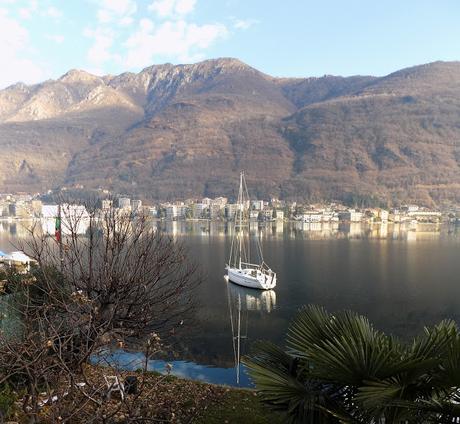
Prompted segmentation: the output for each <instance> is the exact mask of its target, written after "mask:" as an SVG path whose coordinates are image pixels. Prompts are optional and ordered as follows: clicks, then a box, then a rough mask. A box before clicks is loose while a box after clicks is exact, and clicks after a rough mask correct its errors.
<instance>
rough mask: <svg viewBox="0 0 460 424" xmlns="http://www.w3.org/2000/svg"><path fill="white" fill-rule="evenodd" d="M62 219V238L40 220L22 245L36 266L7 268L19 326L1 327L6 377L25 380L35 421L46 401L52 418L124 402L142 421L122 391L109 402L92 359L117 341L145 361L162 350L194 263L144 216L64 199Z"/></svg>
mask: <svg viewBox="0 0 460 424" xmlns="http://www.w3.org/2000/svg"><path fill="white" fill-rule="evenodd" d="M60 218H61V223H60V232H59V234H56V236H57V237H55V236H54V235H51V236H50V234H48V233H47V232H46V231H41V230H40V229H39V228H38V227H37V226H35V227H34V228H32V229H31V231H30V238H29V239H28V240H27V241H26V242H24V244H23V245H21V246H20V248H21V250H23V251H24V252H25V253H26V254H27V255H29V256H30V257H31V258H33V259H34V260H35V262H36V266H34V267H32V270H31V271H30V272H29V273H27V274H17V273H14V272H9V273H8V275H7V281H8V283H7V286H8V290H9V293H10V294H9V295H8V296H9V298H8V302H7V310H6V312H7V314H8V315H9V316H10V318H12V319H13V322H14V324H13V331H10V332H5V331H3V332H2V333H1V334H0V361H1V364H0V384H4V383H6V382H7V383H8V384H13V385H16V386H17V387H21V388H22V390H23V392H24V396H23V398H22V407H23V413H24V414H25V415H26V416H27V417H29V419H30V421H31V422H36V421H37V420H38V417H39V416H40V414H43V410H44V407H45V406H46V410H47V411H48V412H47V413H48V417H49V419H50V420H51V421H54V420H56V421H60V422H62V421H63V420H64V421H65V420H67V421H72V422H74V421H77V420H76V417H77V416H78V417H79V418H81V417H82V414H83V412H85V413H88V411H92V412H91V417H87V418H88V419H87V421H85V422H91V419H96V421H95V422H104V421H106V422H111V421H110V420H111V419H112V418H113V417H115V416H116V414H117V413H118V412H119V411H120V410H121V408H122V406H121V405H122V404H123V410H124V414H125V418H127V417H131V418H133V417H135V416H136V417H137V418H136V419H138V418H139V414H140V415H142V416H144V415H145V410H143V408H140V407H139V405H137V406H136V405H135V404H131V405H130V404H128V403H127V402H128V400H126V399H124V401H123V402H122V404H120V405H118V407H113V405H112V407H111V409H110V411H108V410H107V404H106V402H104V395H103V392H104V390H102V387H98V385H99V386H100V384H101V380H100V379H96V380H94V379H93V380H92V379H91V378H88V376H87V370H88V365H87V364H88V361H89V359H90V358H91V357H92V356H94V355H95V354H100V353H101V351H100V349H101V348H105V347H108V346H111V345H117V346H129V345H130V344H131V345H135V346H136V347H137V348H139V349H141V350H143V351H144V352H145V358H146V360H147V359H148V358H149V357H150V356H151V355H152V353H153V352H157V351H158V350H159V348H160V341H162V343H163V342H167V340H168V337H169V335H171V334H172V333H175V332H176V329H177V327H182V326H183V324H184V322H185V324H186V323H187V319H188V318H189V317H190V316H191V312H192V311H193V307H194V296H193V295H194V288H195V287H196V285H197V284H198V283H199V281H200V277H199V274H198V272H197V268H196V266H195V265H194V264H192V263H191V262H190V260H188V258H187V255H186V250H185V248H184V246H183V245H182V244H181V243H178V242H177V241H175V240H174V239H173V238H171V237H169V236H168V235H166V234H164V233H162V232H159V231H156V230H155V228H154V226H153V224H152V222H151V221H150V220H149V219H148V217H146V216H144V215H142V214H138V215H133V214H130V213H124V212H120V211H119V210H117V209H113V208H111V209H109V210H106V211H101V210H100V209H97V208H96V207H95V206H94V205H90V206H88V205H86V207H85V208H75V207H72V206H69V205H65V206H63V207H62V209H61V217H60ZM56 238H57V240H56ZM142 368H143V369H144V371H145V370H146V368H147V362H145V364H143V367H142ZM112 372H114V371H112ZM78 382H79V383H81V384H77V383H78ZM83 383H84V384H83ZM141 386H142V383H141ZM150 390H154V388H152V387H150ZM43 392H45V393H46V396H48V397H47V398H46V399H45V400H44V399H43V396H40V393H43ZM132 400H133V399H131V402H132ZM136 414H137V415H136ZM143 414H144V415H143ZM133 419H134V418H133ZM97 420H99V421H97Z"/></svg>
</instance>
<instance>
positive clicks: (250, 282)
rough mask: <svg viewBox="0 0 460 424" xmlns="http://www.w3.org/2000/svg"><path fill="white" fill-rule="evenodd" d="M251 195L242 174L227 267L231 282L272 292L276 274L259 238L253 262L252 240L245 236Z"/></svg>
mask: <svg viewBox="0 0 460 424" xmlns="http://www.w3.org/2000/svg"><path fill="white" fill-rule="evenodd" d="M249 204H250V202H249V195H248V189H247V186H246V180H245V178H244V173H243V172H241V174H240V189H239V193H238V201H237V208H236V209H237V210H236V213H235V218H234V219H235V221H234V228H233V237H232V244H231V248H230V258H229V261H228V264H227V266H226V270H227V276H228V279H229V281H231V282H232V283H235V284H239V285H240V286H244V287H249V288H252V289H261V290H271V289H273V288H274V287H275V286H276V273H275V272H273V271H272V270H271V269H270V267H269V266H268V265H267V264H266V263H265V262H264V259H263V255H262V248H261V245H260V242H259V239H258V238H257V239H256V240H257V255H258V258H257V260H251V251H250V240H249V238H247V240H246V238H245V236H244V227H245V226H246V225H247V222H248V216H247V215H248V211H247V209H246V205H249Z"/></svg>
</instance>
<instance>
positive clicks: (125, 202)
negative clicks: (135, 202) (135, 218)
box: [118, 197, 131, 210]
mask: <svg viewBox="0 0 460 424" xmlns="http://www.w3.org/2000/svg"><path fill="white" fill-rule="evenodd" d="M118 207H119V208H120V209H126V210H131V199H130V198H129V197H119V198H118Z"/></svg>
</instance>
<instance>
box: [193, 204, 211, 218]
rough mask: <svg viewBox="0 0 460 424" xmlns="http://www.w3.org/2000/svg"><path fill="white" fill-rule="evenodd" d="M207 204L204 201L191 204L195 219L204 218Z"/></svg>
mask: <svg viewBox="0 0 460 424" xmlns="http://www.w3.org/2000/svg"><path fill="white" fill-rule="evenodd" d="M207 209H208V205H207V204H206V203H194V204H193V206H192V216H193V218H195V219H199V218H205V217H206V210H207Z"/></svg>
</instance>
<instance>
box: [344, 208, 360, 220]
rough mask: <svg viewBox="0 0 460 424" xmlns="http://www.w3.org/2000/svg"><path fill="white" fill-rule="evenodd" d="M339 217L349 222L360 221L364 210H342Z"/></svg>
mask: <svg viewBox="0 0 460 424" xmlns="http://www.w3.org/2000/svg"><path fill="white" fill-rule="evenodd" d="M339 218H340V219H341V220H343V221H348V222H360V221H361V220H362V218H363V214H362V212H358V211H355V210H354V209H349V210H347V211H344V212H340V214H339Z"/></svg>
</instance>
